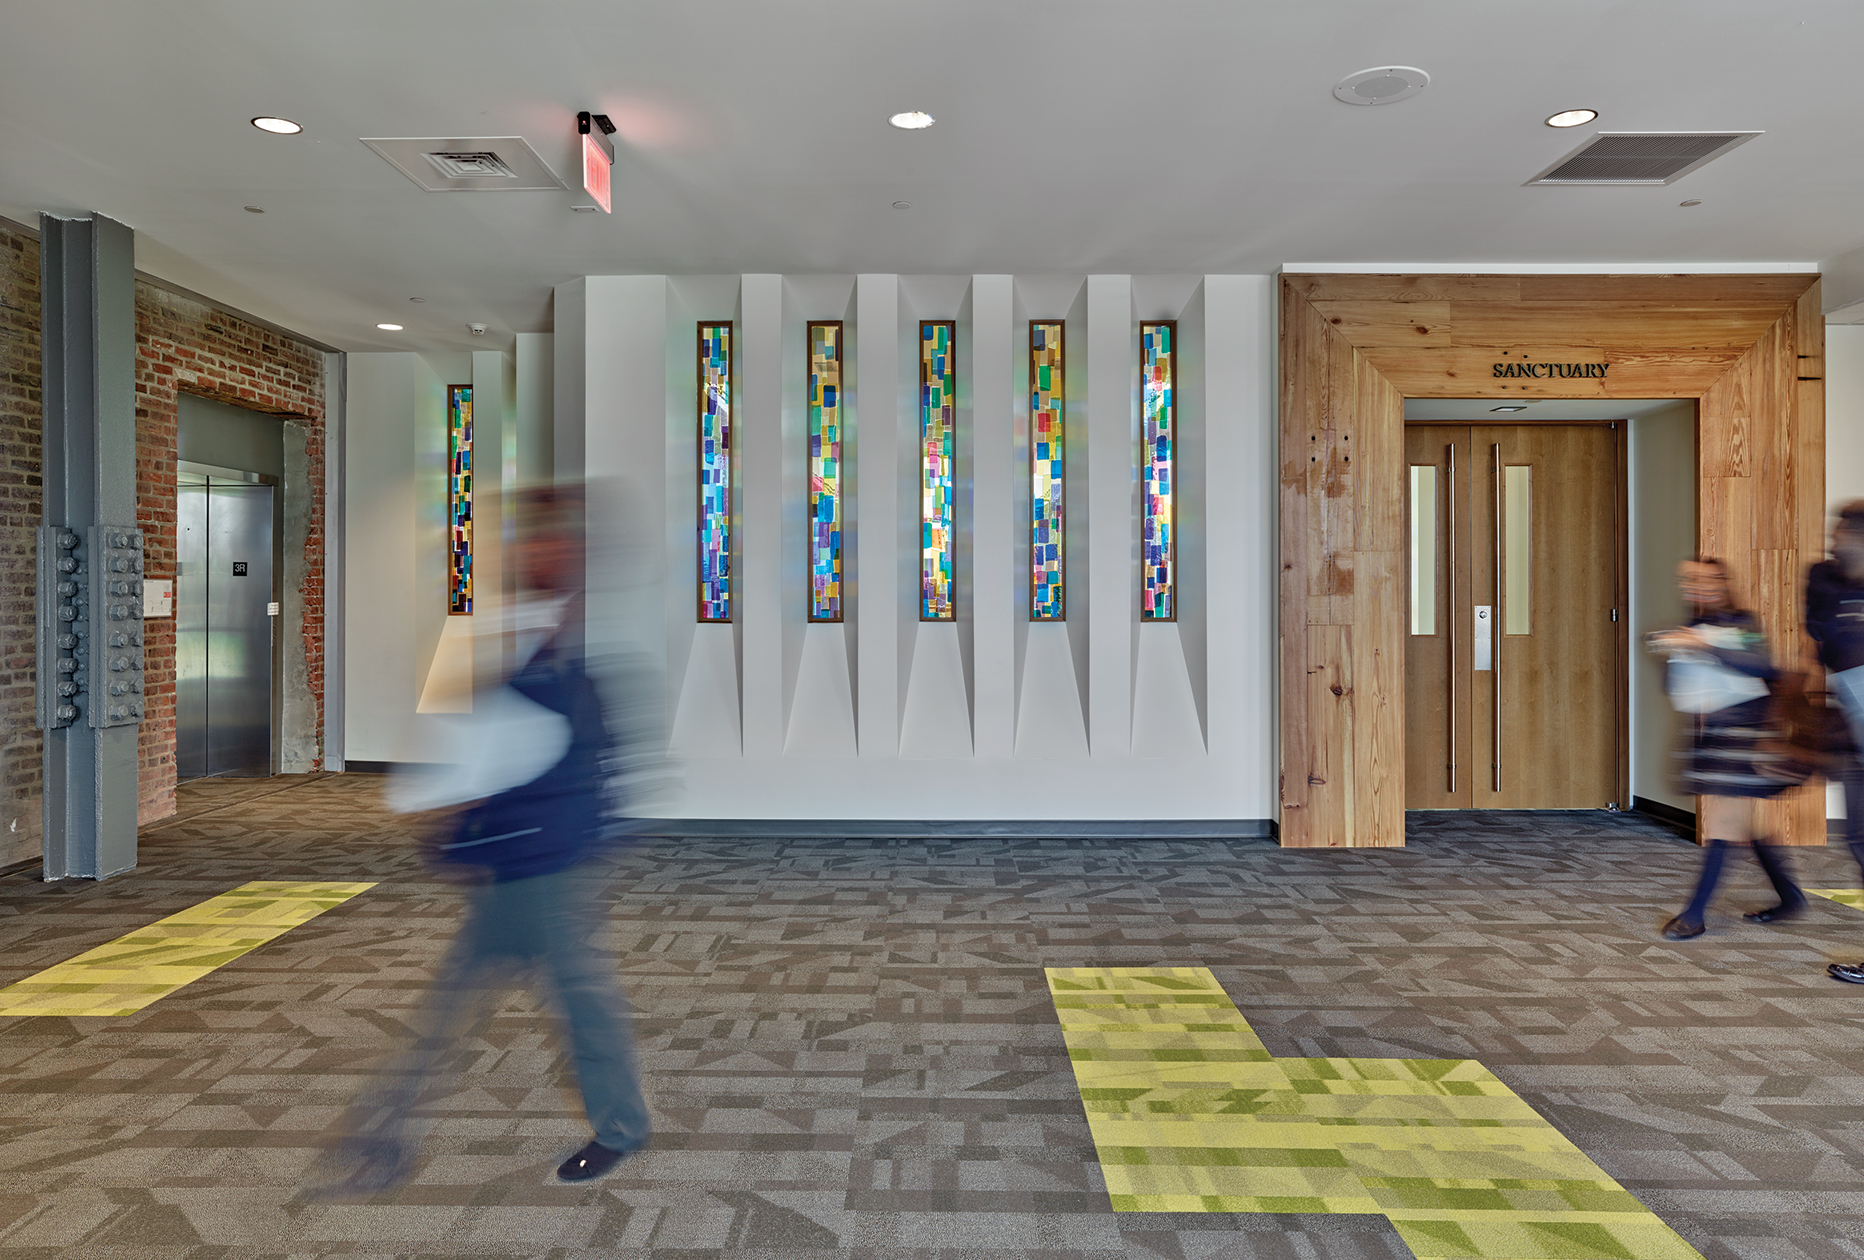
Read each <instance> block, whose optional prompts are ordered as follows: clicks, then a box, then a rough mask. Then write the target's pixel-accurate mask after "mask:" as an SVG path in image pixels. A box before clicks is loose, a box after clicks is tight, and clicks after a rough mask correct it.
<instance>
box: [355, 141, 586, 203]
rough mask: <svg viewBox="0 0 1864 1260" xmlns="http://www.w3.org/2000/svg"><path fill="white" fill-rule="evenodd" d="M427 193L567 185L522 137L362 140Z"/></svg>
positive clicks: (551, 189) (548, 189)
mask: <svg viewBox="0 0 1864 1260" xmlns="http://www.w3.org/2000/svg"><path fill="white" fill-rule="evenodd" d="M362 142H363V143H364V144H366V145H368V146H369V147H370V148H371V149H374V150H375V151H376V152H377V153H379V154H381V155H382V158H383V160H384V161H386V162H387V163H388V164H389V165H390V166H392V167H394V168H395V169H396V170H398V171H400V172H401V173H402V174H403V175H406V176H407V177H408V178H409V179H411V180H413V181H414V182H415V183H416V184H419V185H420V186H421V187H422V188H424V189H426V190H427V191H428V192H561V191H563V190H564V189H565V188H567V187H568V185H567V184H565V183H564V182H563V181H562V180H560V179H558V178H557V176H556V172H554V171H552V170H551V169H550V167H549V166H547V165H545V163H544V159H543V158H541V157H539V156H538V155H537V150H536V149H533V148H532V147H531V144H530V141H528V140H526V139H525V138H524V137H523V136H480V137H478V138H477V139H465V140H462V139H457V138H451V139H449V138H442V137H434V136H397V137H387V136H378V137H375V138H374V139H371V138H370V137H368V136H363V137H362Z"/></svg>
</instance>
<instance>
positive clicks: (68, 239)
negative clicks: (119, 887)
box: [38, 215, 142, 879]
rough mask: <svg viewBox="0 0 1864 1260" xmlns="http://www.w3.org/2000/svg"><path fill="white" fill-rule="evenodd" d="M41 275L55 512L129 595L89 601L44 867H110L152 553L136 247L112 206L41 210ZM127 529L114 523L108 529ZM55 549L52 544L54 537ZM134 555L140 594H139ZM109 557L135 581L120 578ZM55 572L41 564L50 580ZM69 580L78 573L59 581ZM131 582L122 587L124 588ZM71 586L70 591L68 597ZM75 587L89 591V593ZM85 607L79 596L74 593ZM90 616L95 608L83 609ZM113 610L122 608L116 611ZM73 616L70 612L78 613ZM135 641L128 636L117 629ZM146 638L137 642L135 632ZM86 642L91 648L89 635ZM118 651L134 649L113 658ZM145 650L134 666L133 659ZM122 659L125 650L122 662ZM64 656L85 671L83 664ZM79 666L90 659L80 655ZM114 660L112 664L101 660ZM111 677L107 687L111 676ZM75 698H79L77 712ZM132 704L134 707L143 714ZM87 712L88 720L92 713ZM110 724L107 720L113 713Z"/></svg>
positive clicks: (123, 846)
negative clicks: (146, 514)
mask: <svg viewBox="0 0 1864 1260" xmlns="http://www.w3.org/2000/svg"><path fill="white" fill-rule="evenodd" d="M39 233H40V235H39V240H40V253H39V258H40V273H39V274H40V286H41V292H42V302H43V304H44V305H43V314H42V317H41V330H42V333H41V339H42V345H43V356H44V357H43V368H44V377H43V390H44V399H45V428H44V443H45V445H44V471H45V509H44V513H45V514H44V523H45V525H46V526H48V527H52V528H53V529H54V530H62V531H64V533H63V535H62V537H64V538H67V539H72V538H74V536H75V539H74V541H73V542H71V543H66V544H65V550H68V551H71V552H73V554H74V556H79V557H81V559H80V563H81V564H82V565H84V566H87V567H89V568H92V569H95V570H97V573H96V575H95V576H94V577H93V580H92V582H91V583H89V585H90V587H91V593H92V594H93V595H94V596H102V597H103V598H104V599H106V600H108V599H109V598H110V597H111V596H112V595H115V596H117V597H119V598H120V599H122V600H124V601H128V602H121V603H117V604H109V603H98V602H97V600H96V599H95V598H93V599H92V600H91V601H90V602H89V605H88V613H89V621H90V631H91V632H90V633H89V634H88V636H87V641H88V651H89V655H90V656H91V657H92V658H94V660H95V662H96V664H95V668H92V669H91V670H90V671H89V675H90V687H89V689H88V692H85V691H83V688H82V684H75V685H78V686H79V687H80V693H81V694H78V695H73V694H70V693H62V694H64V696H65V698H66V699H67V700H70V701H81V703H77V704H71V705H69V706H68V708H67V709H66V710H55V711H56V712H58V714H59V718H60V720H58V721H56V722H47V723H46V725H47V728H48V729H46V731H45V878H46V879H64V878H66V877H68V876H80V877H83V878H88V879H102V878H104V877H105V876H108V875H115V874H117V873H118V872H121V871H126V870H129V869H130V868H131V867H133V866H135V865H136V805H137V785H136V763H137V757H136V735H137V730H138V727H137V725H136V722H135V720H134V718H139V717H140V716H141V707H142V706H141V703H140V701H141V678H140V666H141V663H142V662H141V644H142V621H141V615H142V608H141V580H140V579H141V568H142V565H141V557H140V554H139V553H140V550H141V548H140V538H135V546H134V550H133V552H132V550H131V548H130V546H129V541H130V539H131V538H132V537H133V536H134V535H133V531H134V530H135V528H136V245H135V235H134V233H132V232H131V231H130V229H129V228H127V227H125V226H123V225H122V224H121V223H116V222H113V221H112V220H110V219H106V218H104V217H102V216H101V215H93V216H92V217H91V218H89V219H59V218H54V217H52V216H51V215H41V216H40V218H39ZM99 526H109V527H115V528H116V529H117V530H119V531H123V532H119V533H115V534H105V533H103V532H100V531H99V530H98V528H97V527H99ZM41 550H42V553H43V552H44V551H46V550H47V544H46V542H45V541H44V538H43V535H42V541H41ZM132 563H133V566H134V579H133V585H134V588H135V589H134V597H133V601H132V600H131V597H130V595H129V593H128V592H129V590H130V579H131V565H132ZM106 569H111V570H116V571H117V575H118V576H120V577H121V578H123V579H125V581H124V582H122V583H112V581H111V580H110V579H109V577H108V576H107V575H106V574H105V572H104V571H105V570H106ZM50 571H51V570H50V569H48V567H47V565H46V563H45V562H44V561H42V563H41V569H40V573H41V575H42V576H41V584H42V587H43V585H44V583H45V575H47V574H48V573H49V572H50ZM66 573H68V574H71V575H72V576H74V577H75V576H76V574H75V573H73V571H72V570H69V569H67V570H66ZM59 585H77V584H75V583H60V584H59ZM116 586H121V587H122V589H121V590H116V589H114V588H115V587H116ZM62 594H64V593H63V592H61V595H62ZM54 598H55V597H54V596H53V595H52V593H51V592H48V591H46V590H44V589H41V590H40V592H39V600H40V605H41V609H42V613H41V616H40V618H39V633H40V637H41V644H40V652H39V660H40V662H41V668H40V678H39V682H38V685H39V687H40V688H41V689H46V688H49V687H52V686H53V685H54V682H53V677H55V675H54V676H53V677H48V676H47V671H46V669H45V668H44V665H45V662H46V661H47V656H48V651H50V650H54V648H55V650H56V651H59V652H62V651H66V650H73V649H70V648H67V647H66V646H65V644H64V643H63V642H62V641H60V642H56V643H55V645H48V644H46V642H45V638H46V636H47V633H48V631H57V630H58V616H59V614H58V613H53V614H52V615H51V616H50V617H49V618H48V616H47V615H46V614H45V613H44V612H43V610H44V609H45V608H47V607H56V605H55V604H53V603H52V602H51V601H53V600H54ZM70 598H72V599H74V600H75V599H76V598H77V597H76V596H71V597H70ZM67 607H72V608H74V609H83V608H84V607H85V605H84V604H83V603H78V604H75V605H68V606H67ZM79 616H80V618H81V619H82V617H83V614H82V612H80V613H79ZM113 619H114V620H113ZM65 620H66V621H67V622H68V621H70V620H71V617H70V616H69V615H66V616H65ZM119 638H120V639H121V640H122V643H118V642H117V640H118V639H119ZM132 640H133V642H132ZM78 646H79V647H83V646H85V645H84V644H79V645H78ZM110 649H120V650H121V651H122V652H125V653H131V654H132V655H117V656H114V657H106V656H105V653H106V651H107V650H110ZM132 659H133V660H134V672H133V673H132V672H130V670H131V666H130V664H129V662H130V661H131V660H132ZM117 661H122V662H124V663H123V664H116V662H117ZM61 667H62V668H65V669H66V672H68V673H72V672H74V670H73V668H72V667H69V666H66V665H64V663H63V662H61ZM77 668H82V666H79V667H77ZM110 669H116V670H121V671H124V672H123V673H122V675H121V677H122V678H123V679H124V680H125V681H124V682H123V683H121V684H120V685H121V686H124V687H127V686H129V682H128V680H129V679H131V678H133V679H134V684H135V696H134V702H133V704H131V703H129V702H128V698H127V697H125V705H124V706H123V707H118V708H110V709H109V710H108V717H106V716H105V708H106V706H107V705H109V704H111V702H110V701H109V700H108V695H110V694H118V693H117V692H115V690H114V689H113V685H112V683H111V679H110V678H109V676H108V674H107V671H108V670H110ZM100 671H103V672H100ZM100 680H101V681H102V682H103V683H104V684H105V685H104V686H102V687H100V686H99V685H98V683H99V681H100ZM71 710H76V715H75V716H73V714H72V713H71ZM132 713H133V716H132ZM85 718H88V719H89V720H84V719H85ZM106 723H108V724H106Z"/></svg>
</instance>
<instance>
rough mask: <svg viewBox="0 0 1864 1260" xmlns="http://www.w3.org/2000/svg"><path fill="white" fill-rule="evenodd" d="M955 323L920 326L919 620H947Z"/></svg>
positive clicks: (952, 610) (951, 608) (950, 610)
mask: <svg viewBox="0 0 1864 1260" xmlns="http://www.w3.org/2000/svg"><path fill="white" fill-rule="evenodd" d="M956 332H957V325H955V324H953V323H950V322H949V321H941V322H930V321H929V322H926V323H922V324H920V325H919V619H920V620H921V621H950V620H952V619H953V618H954V617H955V616H956V615H957V611H956V607H955V605H954V604H953V603H952V573H953V569H954V567H955V564H954V561H955V557H956V554H957V552H956V549H955V544H954V542H953V539H952V526H953V517H952V498H951V495H952V459H953V456H954V454H955V453H956V450H957V437H958V409H957V392H958V363H957V351H956V349H955V346H954V342H955V340H956Z"/></svg>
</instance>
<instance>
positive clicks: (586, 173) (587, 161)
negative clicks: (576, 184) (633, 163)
mask: <svg viewBox="0 0 1864 1260" xmlns="http://www.w3.org/2000/svg"><path fill="white" fill-rule="evenodd" d="M576 130H577V131H578V132H580V133H581V134H582V186H583V191H584V192H586V193H588V194H589V195H590V196H591V197H593V198H595V204H596V205H598V206H601V207H602V213H603V214H613V213H614V211H613V210H612V209H610V206H609V175H610V174H611V172H612V171H613V169H614V166H615V150H614V148H613V146H611V145H610V144H609V141H608V135H609V133H610V132H612V131H614V130H615V125H614V124H613V123H611V122H610V121H609V120H608V115H607V114H590V113H587V112H584V113H581V114H578V115H576Z"/></svg>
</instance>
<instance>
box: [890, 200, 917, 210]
mask: <svg viewBox="0 0 1864 1260" xmlns="http://www.w3.org/2000/svg"><path fill="white" fill-rule="evenodd" d="M893 208H894V209H895V210H911V209H912V208H913V203H912V202H910V201H896V202H894V203H893Z"/></svg>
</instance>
